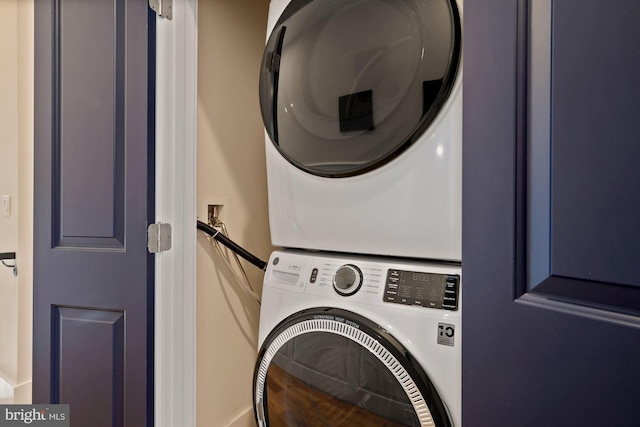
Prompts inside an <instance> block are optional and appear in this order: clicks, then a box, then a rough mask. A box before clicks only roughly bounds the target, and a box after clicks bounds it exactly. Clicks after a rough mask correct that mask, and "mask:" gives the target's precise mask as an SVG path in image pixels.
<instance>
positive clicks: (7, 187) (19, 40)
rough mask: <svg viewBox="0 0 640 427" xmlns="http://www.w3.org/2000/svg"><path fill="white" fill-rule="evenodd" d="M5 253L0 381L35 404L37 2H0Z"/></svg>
mask: <svg viewBox="0 0 640 427" xmlns="http://www.w3.org/2000/svg"><path fill="white" fill-rule="evenodd" d="M0 55H1V56H2V60H1V61H0V196H4V195H9V196H10V197H11V215H10V216H9V217H5V216H2V215H1V214H0V252H16V253H17V257H18V268H19V269H18V271H19V275H18V277H14V276H13V274H12V272H11V270H10V269H8V268H4V267H2V268H0V377H2V378H3V379H4V380H5V381H7V382H8V383H9V384H10V385H12V386H14V387H17V389H16V391H15V392H16V402H20V403H25V402H29V401H30V400H31V391H30V390H31V389H30V387H31V385H30V382H31V340H32V333H31V328H32V326H31V317H32V314H31V313H32V308H31V307H32V303H31V301H32V279H31V277H32V275H31V269H32V268H31V263H32V253H33V250H32V243H31V242H32V240H33V239H32V231H31V230H32V222H33V215H32V211H33V190H32V189H33V179H32V176H33V130H32V123H33V102H32V99H33V83H32V82H33V1H32V0H0Z"/></svg>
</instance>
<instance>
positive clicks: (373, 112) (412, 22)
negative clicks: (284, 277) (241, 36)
mask: <svg viewBox="0 0 640 427" xmlns="http://www.w3.org/2000/svg"><path fill="white" fill-rule="evenodd" d="M461 12H462V4H461V3H460V2H459V1H456V0H291V1H289V0H273V1H272V2H271V5H270V9H269V22H268V32H269V34H270V36H269V38H268V41H267V44H266V48H265V53H264V59H263V62H262V65H261V72H260V104H261V110H262V116H263V120H264V124H265V129H266V157H267V173H268V189H269V222H270V226H271V239H272V243H273V244H274V245H276V246H281V247H289V248H305V249H316V250H328V251H339V252H353V253H368V254H379V255H391V256H404V257H417V258H423V259H425V258H431V259H440V260H454V261H459V260H460V259H461V175H462V172H461V163H462V161H461V158H462V143H461V141H462V71H461Z"/></svg>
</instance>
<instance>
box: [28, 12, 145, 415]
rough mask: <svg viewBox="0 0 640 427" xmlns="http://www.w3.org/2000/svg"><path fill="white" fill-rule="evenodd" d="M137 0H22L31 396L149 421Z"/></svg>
mask: <svg viewBox="0 0 640 427" xmlns="http://www.w3.org/2000/svg"><path fill="white" fill-rule="evenodd" d="M148 10H149V9H148V4H147V2H146V1H144V0H91V1H80V0H36V4H35V28H36V32H35V52H36V56H35V99H36V103H35V202H34V203H35V214H34V221H35V224H34V371H33V401H34V402H35V403H64V404H69V405H70V409H71V418H72V420H73V421H72V422H73V425H78V426H83V425H94V426H98V425H104V426H107V425H108V426H124V425H135V426H143V425H152V424H153V257H152V255H150V254H149V253H148V252H147V249H146V228H147V224H148V223H150V222H154V221H153V166H152V165H153V133H152V131H150V130H149V129H152V128H153V127H152V126H150V125H149V123H153V104H152V102H150V101H149V99H152V97H150V96H149V94H150V93H152V92H153V81H154V80H153V68H154V67H155V64H154V63H153V62H152V59H153V47H152V46H153V43H149V41H150V40H153V39H152V38H153V25H154V19H150V17H151V15H149V12H148Z"/></svg>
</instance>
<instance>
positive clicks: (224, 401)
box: [197, 0, 462, 426]
mask: <svg viewBox="0 0 640 427" xmlns="http://www.w3.org/2000/svg"><path fill="white" fill-rule="evenodd" d="M237 3H239V2H231V1H216V2H207V1H201V2H200V3H199V6H198V7H199V10H198V28H199V36H198V46H199V49H198V117H197V118H198V165H197V166H198V177H197V179H198V193H197V194H198V219H199V220H201V221H208V222H209V223H210V225H213V226H215V227H217V228H220V229H222V227H224V228H225V229H226V231H227V232H228V234H229V236H230V237H231V238H232V239H233V240H234V241H236V242H238V243H239V244H240V245H242V246H243V247H244V248H245V249H247V250H248V251H250V252H252V253H253V254H255V255H256V256H257V257H259V258H262V259H264V260H269V261H268V266H267V268H266V274H265V275H264V276H263V274H262V272H260V271H259V270H258V269H256V268H253V267H251V266H245V273H243V274H245V275H246V277H245V278H246V279H248V282H249V284H248V286H244V287H242V286H238V285H237V282H239V281H243V282H246V281H245V280H242V279H243V278H242V277H238V276H239V275H241V274H240V273H239V271H238V270H237V269H233V270H232V268H231V267H229V266H228V265H226V264H224V263H222V262H221V258H220V253H219V251H218V248H216V247H215V244H214V243H212V241H211V239H210V238H208V237H206V236H205V235H204V234H199V235H198V248H197V281H198V283H197V285H198V295H197V297H198V307H197V309H198V336H197V339H198V353H197V359H198V366H197V372H198V385H197V417H198V423H199V424H200V423H201V422H203V420H205V419H207V418H211V417H213V418H214V419H216V420H220V422H221V423H222V424H223V425H232V426H245V425H247V426H251V425H254V424H255V423H256V420H257V422H258V424H259V425H272V426H278V425H306V424H305V423H309V422H319V423H320V424H319V425H331V424H332V423H335V422H336V421H337V420H338V419H348V417H349V415H348V414H349V413H352V416H356V417H357V418H358V419H360V418H362V417H363V416H364V414H366V415H367V416H371V417H372V421H369V422H370V423H373V424H370V425H377V424H379V423H380V422H382V421H384V422H388V423H392V424H390V425H417V426H425V425H436V426H448V425H460V422H461V386H460V382H461V379H460V377H461V350H460V349H461V308H462V279H461V268H460V262H461V225H460V220H461V156H462V152H461V146H462V144H461V126H462V119H461V108H462V104H461V99H462V87H461V86H462V58H461V31H462V28H461V15H462V5H461V3H459V2H456V1H453V0H440V1H433V0H431V1H424V0H407V1H400V2H386V1H374V0H370V1H349V2H335V1H325V0H315V1H298V0H293V1H288V0H275V1H272V2H270V4H269V2H268V1H265V0H263V1H251V2H242V3H240V4H237ZM250 3H251V4H250ZM265 44H266V46H265ZM274 251H275V252H274ZM223 252H224V249H223ZM247 288H251V289H247ZM253 293H255V294H256V295H257V296H258V297H262V301H261V305H259V303H258V302H257V301H256V298H254V297H253V296H252V294H253ZM317 322H320V323H317ZM345 327H348V331H347V332H345V331H344V330H343V328H345ZM300 328H302V329H300ZM305 328H307V329H305ZM308 328H311V329H308ZM314 328H316V329H314ZM300 330H304V332H296V331H300ZM291 334H293V335H291ZM374 343H378V344H377V345H374ZM257 352H258V354H256V353H257ZM256 356H257V359H258V361H257V363H256ZM254 365H255V372H254ZM407 377H409V378H410V380H409V381H407V380H406V378H407ZM222 385H224V386H222ZM296 386H301V387H302V388H301V389H300V388H296ZM282 390H284V392H282ZM319 395H326V396H329V397H330V399H331V400H330V401H329V403H324V404H321V403H318V402H321V401H323V400H322V399H321V398H320V397H318V396H319ZM297 398H300V399H301V401H300V402H296V400H297ZM316 399H320V400H316ZM331 402H333V403H331ZM316 405H327V406H322V408H324V409H321V410H312V409H311V408H312V407H314V406H316ZM342 406H346V409H344V408H342V409H339V408H340V407H342ZM354 414H355V415H354ZM296 417H297V418H296ZM344 417H347V418H344ZM363 419H365V418H363ZM313 420H315V421H313ZM393 423H395V424H393ZM367 425H369V424H367Z"/></svg>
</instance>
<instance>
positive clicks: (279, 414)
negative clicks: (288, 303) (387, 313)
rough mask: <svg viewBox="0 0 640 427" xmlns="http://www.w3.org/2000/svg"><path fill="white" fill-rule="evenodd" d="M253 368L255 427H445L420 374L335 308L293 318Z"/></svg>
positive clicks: (377, 334) (385, 341)
mask: <svg viewBox="0 0 640 427" xmlns="http://www.w3.org/2000/svg"><path fill="white" fill-rule="evenodd" d="M260 354H261V356H260V358H259V360H258V363H257V366H256V377H255V390H254V403H255V409H256V417H257V419H258V421H259V423H260V425H261V426H269V427H284V426H288V427H291V426H309V427H315V426H317V427H326V426H335V425H345V426H349V425H353V426H356V425H357V426H362V427H367V426H370V427H379V426H389V427H396V426H398V427H399V426H419V427H424V426H450V425H451V424H450V422H449V418H448V416H447V414H446V411H445V409H444V405H443V403H442V401H441V400H440V398H439V397H438V395H437V392H436V390H435V388H434V387H433V385H432V384H431V383H430V381H429V379H428V378H427V376H426V375H425V373H424V371H423V370H422V369H421V368H420V367H419V366H417V365H416V364H414V363H413V362H412V361H411V359H412V358H411V356H410V355H409V354H408V353H407V352H406V350H404V349H403V348H402V347H401V346H400V344H399V343H398V342H397V341H396V340H395V339H394V338H393V337H391V336H390V335H389V334H388V332H386V331H384V330H383V329H382V328H380V327H377V326H376V325H373V324H372V323H370V322H368V321H367V320H366V319H363V318H361V317H360V316H358V315H356V314H354V313H350V312H347V311H344V310H339V309H322V310H319V309H315V310H307V311H304V312H301V313H299V314H298V315H295V316H293V317H291V318H289V320H288V321H286V322H284V324H281V325H280V326H279V327H278V328H277V329H276V330H274V331H273V332H272V333H271V334H270V335H269V337H268V338H267V339H266V341H265V343H264V345H263V347H262V351H261V353H260Z"/></svg>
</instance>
